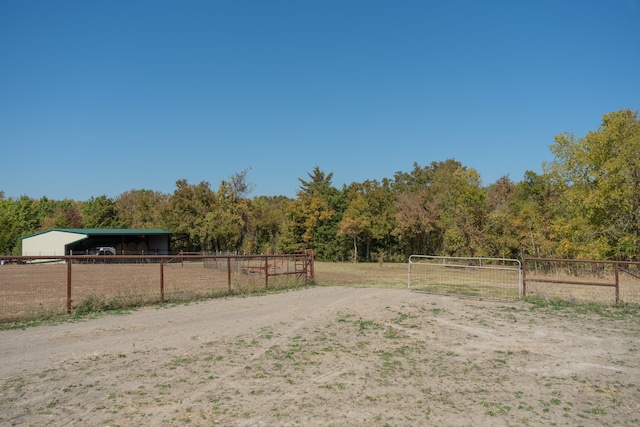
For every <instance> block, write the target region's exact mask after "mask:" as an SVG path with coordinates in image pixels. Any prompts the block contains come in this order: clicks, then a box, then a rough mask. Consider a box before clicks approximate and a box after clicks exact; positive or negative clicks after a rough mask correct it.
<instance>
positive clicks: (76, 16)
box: [0, 0, 640, 200]
mask: <svg viewBox="0 0 640 427" xmlns="http://www.w3.org/2000/svg"><path fill="white" fill-rule="evenodd" d="M639 106H640V0H609V1H602V0H598V1H593V0H566V1H565V0H541V1H538V0H537V1H514V0H505V1H490V0H488V1H477V0H469V1H467V0H461V1H428V0H421V1H412V0H408V1H405V0H388V1H376V0H363V1H356V0H336V1H333V0H289V1H282V0H253V1H248V0H225V1H215V0H206V1H201V0H188V1H179V0H175V1H166V0H153V1H136V0H126V1H120V0H109V1H104V0H100V1H99V0H90V1H85V0H81V1H67V0H59V1H49V0H47V1H39V0H0V190H1V191H4V193H5V197H14V198H16V197H19V196H21V195H26V196H29V197H32V198H40V197H42V196H47V197H48V198H50V199H55V200H60V199H64V198H70V199H74V200H88V199H89V198H91V197H92V196H94V197H97V196H100V195H107V196H109V197H114V198H115V197H117V196H118V195H119V194H121V193H123V192H125V191H129V190H133V189H147V190H155V191H161V192H164V193H172V192H173V190H174V189H175V181H176V180H178V179H186V180H188V181H189V182H190V183H192V184H197V183H199V182H201V181H207V182H209V183H211V186H212V188H213V189H214V190H216V189H217V188H218V185H219V183H220V181H221V180H223V179H228V177H229V176H231V175H233V174H235V173H237V172H241V171H243V170H245V169H248V168H250V171H249V173H248V181H250V182H251V183H253V184H254V185H255V189H254V192H253V193H252V194H251V195H250V196H257V195H270V196H275V195H286V196H290V197H295V193H296V190H297V189H298V188H299V187H300V182H299V181H298V178H303V179H308V174H309V173H310V172H311V171H312V170H313V168H314V166H316V165H317V166H319V167H320V169H322V170H323V171H324V172H325V173H330V172H333V174H334V175H333V184H334V185H335V186H336V187H338V188H340V187H341V186H342V184H349V183H351V182H362V181H364V180H367V179H377V180H381V179H383V178H393V175H394V173H395V172H397V171H403V172H408V171H410V170H411V169H412V168H413V163H414V162H417V163H419V164H420V165H421V166H425V165H428V164H430V163H431V162H432V161H443V160H446V159H449V158H454V159H456V160H458V161H460V162H462V164H463V165H465V166H467V167H470V168H475V169H476V170H478V172H479V173H480V176H481V177H482V180H483V183H484V184H485V185H488V184H491V183H492V182H494V181H495V180H496V179H498V178H499V177H501V176H503V175H509V176H510V178H511V179H512V180H514V181H516V182H517V181H520V180H522V178H523V176H524V172H525V171H527V170H533V171H535V172H541V171H542V169H541V167H542V163H543V162H544V161H548V160H551V158H552V157H551V153H550V151H549V145H550V144H552V143H553V140H554V136H555V135H557V134H559V133H564V132H572V133H574V134H576V136H579V137H582V136H584V135H585V134H586V132H588V131H590V130H597V128H598V126H599V125H600V122H601V118H602V115H603V114H605V113H607V112H611V111H616V110H619V109H622V108H630V109H633V110H638V109H639Z"/></svg>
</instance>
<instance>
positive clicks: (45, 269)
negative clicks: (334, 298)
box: [0, 251, 315, 322]
mask: <svg viewBox="0 0 640 427" xmlns="http://www.w3.org/2000/svg"><path fill="white" fill-rule="evenodd" d="M313 261H314V258H313V252H312V251H302V252H299V253H295V254H284V255H184V254H179V255H152V256H122V255H102V256H92V255H80V256H77V255H73V256H58V257H52V256H50V257H48V256H27V257H0V264H1V265H0V322H11V321H17V320H23V319H29V318H35V317H39V316H47V315H55V314H64V313H72V312H74V310H79V309H81V308H82V307H87V306H90V305H91V304H106V305H108V306H114V307H131V306H140V305H144V304H150V303H154V302H164V301H180V300H189V299H198V298H207V297H214V296H221V295H230V294H244V293H250V292H255V291H258V290H265V289H274V288H276V289H277V288H288V287H294V286H299V285H302V284H307V283H310V282H313V281H314V274H315V272H314V267H313ZM88 308H90V307H88Z"/></svg>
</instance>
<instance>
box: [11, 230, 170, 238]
mask: <svg viewBox="0 0 640 427" xmlns="http://www.w3.org/2000/svg"><path fill="white" fill-rule="evenodd" d="M51 231H60V232H63V233H73V234H83V235H90V236H140V235H143V234H144V235H163V234H171V232H170V231H167V230H161V229H158V228H52V229H50V230H46V231H41V232H39V233H34V234H30V235H28V236H23V237H21V239H26V238H28V237H33V236H38V235H40V234H44V233H49V232H51Z"/></svg>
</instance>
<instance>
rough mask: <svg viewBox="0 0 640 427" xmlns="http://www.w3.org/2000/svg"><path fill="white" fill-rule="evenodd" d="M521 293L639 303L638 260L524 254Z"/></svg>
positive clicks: (548, 296) (591, 300) (639, 271)
mask: <svg viewBox="0 0 640 427" xmlns="http://www.w3.org/2000/svg"><path fill="white" fill-rule="evenodd" d="M523 271H524V275H523V276H524V277H523V290H524V295H525V296H537V297H541V298H544V299H560V300H565V301H569V302H575V303H585V302H596V303H605V304H611V303H613V304H618V303H620V302H625V303H632V304H640V262H633V261H601V260H568V259H556V258H524V259H523Z"/></svg>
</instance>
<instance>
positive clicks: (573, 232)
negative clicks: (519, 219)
mask: <svg viewBox="0 0 640 427" xmlns="http://www.w3.org/2000/svg"><path fill="white" fill-rule="evenodd" d="M550 149H551V151H552V153H553V154H554V156H555V158H554V160H553V161H551V162H550V163H548V164H546V165H545V171H546V172H547V173H548V174H550V175H551V176H552V178H553V179H554V180H555V182H556V185H558V186H559V187H562V188H564V194H565V197H563V200H564V201H565V205H564V209H563V211H562V212H563V215H562V218H561V219H559V221H557V222H556V230H557V232H558V234H559V236H560V238H561V245H563V244H564V245H565V246H567V248H568V249H567V250H566V251H565V254H566V255H567V256H575V257H582V258H616V259H632V258H635V257H637V254H638V249H637V248H638V247H639V246H640V192H639V191H638V188H640V121H639V120H638V113H637V112H635V111H631V110H620V111H616V112H612V113H608V114H605V115H604V116H603V118H602V124H601V125H600V126H599V128H598V130H597V131H592V132H589V133H587V135H586V136H585V137H584V138H577V137H575V136H574V135H572V134H561V135H558V136H556V139H555V143H554V144H553V145H551V147H550Z"/></svg>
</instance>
